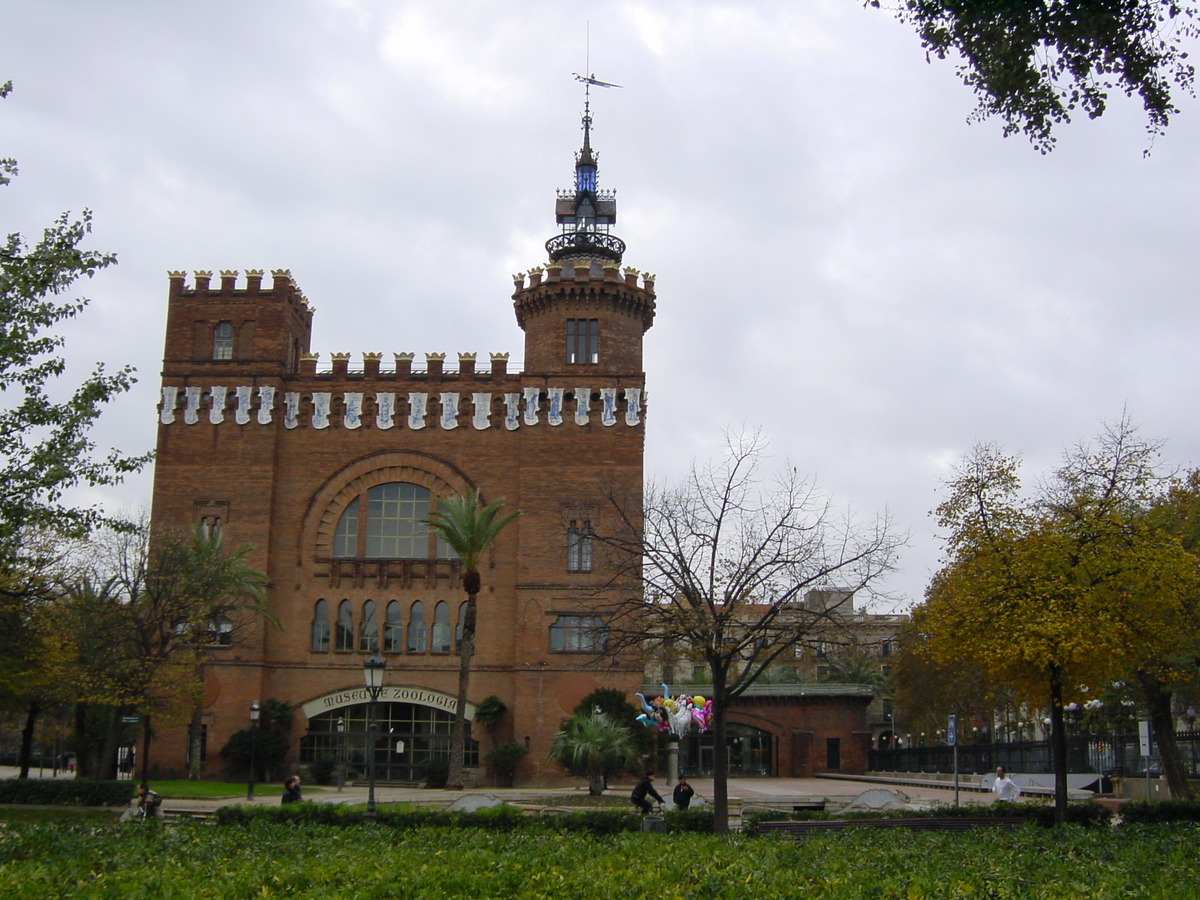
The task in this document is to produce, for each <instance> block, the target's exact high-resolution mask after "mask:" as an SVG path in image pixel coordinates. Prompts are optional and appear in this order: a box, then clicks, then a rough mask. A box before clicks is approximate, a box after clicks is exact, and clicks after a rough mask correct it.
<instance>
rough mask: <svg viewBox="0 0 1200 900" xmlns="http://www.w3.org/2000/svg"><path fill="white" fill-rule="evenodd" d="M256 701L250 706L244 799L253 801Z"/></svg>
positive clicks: (256, 729) (256, 725)
mask: <svg viewBox="0 0 1200 900" xmlns="http://www.w3.org/2000/svg"><path fill="white" fill-rule="evenodd" d="M258 711H259V710H258V701H257V700H255V701H254V702H253V703H251V704H250V777H249V778H248V779H246V799H247V800H253V799H254V751H255V749H256V748H257V746H258Z"/></svg>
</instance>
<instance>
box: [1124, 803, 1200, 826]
mask: <svg viewBox="0 0 1200 900" xmlns="http://www.w3.org/2000/svg"><path fill="white" fill-rule="evenodd" d="M1121 819H1122V820H1123V821H1124V822H1126V823H1128V824H1130V825H1133V824H1138V825H1156V824H1158V823H1160V822H1200V801H1196V800H1133V801H1131V802H1129V803H1123V804H1121Z"/></svg>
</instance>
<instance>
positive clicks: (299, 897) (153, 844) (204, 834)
mask: <svg viewBox="0 0 1200 900" xmlns="http://www.w3.org/2000/svg"><path fill="white" fill-rule="evenodd" d="M1198 838H1200V827H1197V826H1196V825H1193V824H1190V823H1180V824H1173V825H1162V826H1155V827H1147V826H1140V825H1135V826H1128V827H1126V828H1120V829H1117V828H1079V827H1075V826H1069V827H1067V828H1061V829H1057V830H1055V831H1049V830H1046V829H1042V828H1019V829H1011V830H1010V829H992V828H988V829H977V830H976V831H973V832H968V833H966V834H948V833H940V832H934V833H924V832H919V833H914V832H908V831H903V832H901V831H891V830H886V829H885V830H880V831H878V832H861V831H860V832H846V833H841V834H837V835H814V836H813V837H811V838H809V839H807V840H805V841H803V842H802V843H793V842H791V841H773V840H762V839H743V838H740V837H732V838H723V837H717V836H713V835H698V834H669V835H656V834H614V835H608V836H604V837H593V836H592V835H588V834H579V833H573V834H565V833H562V832H553V831H548V830H546V831H537V830H526V831H517V832H510V833H503V832H495V831H487V830H483V829H465V828H464V829H446V828H416V829H412V830H408V831H404V832H402V833H397V832H396V831H394V830H392V829H388V828H335V827H328V826H321V825H312V826H305V827H294V826H290V825H275V824H269V823H266V822H259V823H253V824H251V825H248V826H246V827H244V828H220V827H211V828H210V827H204V826H200V825H197V824H181V825H179V826H178V827H172V828H146V827H141V826H132V825H125V826H121V825H117V824H115V823H114V824H112V825H108V826H95V825H82V824H79V825H54V826H50V825H35V826H29V827H22V828H5V829H0V897H4V900H101V898H114V900H115V898H122V900H133V898H142V900H148V898H155V900H168V898H170V900H181V898H187V900H240V898H255V900H330V898H351V897H353V898H357V897H362V898H375V900H384V898H388V900H451V898H460V897H470V898H472V900H564V898H570V900H614V898H619V900H745V898H747V897H752V898H754V900H794V898H798V897H802V898H804V900H866V898H870V900H973V898H978V900H983V898H990V900H1022V898H1053V900H1129V898H1134V897H1136V898H1138V900H1179V898H1181V897H1187V896H1189V895H1191V894H1192V893H1194V891H1195V888H1194V885H1196V884H1197V879H1198V877H1200V875H1198V871H1197V867H1198V863H1197V856H1196V846H1197V840H1198ZM1189 884H1191V885H1193V887H1192V888H1189V887H1188V885H1189Z"/></svg>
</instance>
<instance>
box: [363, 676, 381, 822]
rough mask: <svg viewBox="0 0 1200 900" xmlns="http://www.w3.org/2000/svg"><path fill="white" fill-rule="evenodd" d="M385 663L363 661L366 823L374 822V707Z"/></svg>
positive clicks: (376, 725) (377, 727) (377, 700)
mask: <svg viewBox="0 0 1200 900" xmlns="http://www.w3.org/2000/svg"><path fill="white" fill-rule="evenodd" d="M386 666H387V663H386V662H385V661H384V660H382V659H380V658H379V657H378V656H372V657H370V658H368V659H365V660H363V681H364V682H366V685H367V696H368V697H370V703H369V704H368V708H367V720H368V721H367V813H366V815H365V816H364V818H365V819H366V820H367V821H368V822H374V821H375V734H376V732H377V731H378V729H379V724H378V722H376V721H375V705H376V704H377V703H378V702H379V695H380V693H381V692H382V691H383V670H384V668H385V667H386Z"/></svg>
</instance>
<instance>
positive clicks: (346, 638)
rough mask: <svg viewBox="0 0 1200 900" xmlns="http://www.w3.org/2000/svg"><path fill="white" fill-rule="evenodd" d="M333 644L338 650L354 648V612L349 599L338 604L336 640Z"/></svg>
mask: <svg viewBox="0 0 1200 900" xmlns="http://www.w3.org/2000/svg"><path fill="white" fill-rule="evenodd" d="M334 646H335V648H336V649H338V650H353V649H354V613H353V612H352V611H351V609H350V601H349V600H343V601H342V602H341V603H339V604H338V617H337V641H336V643H335V645H334Z"/></svg>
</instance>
